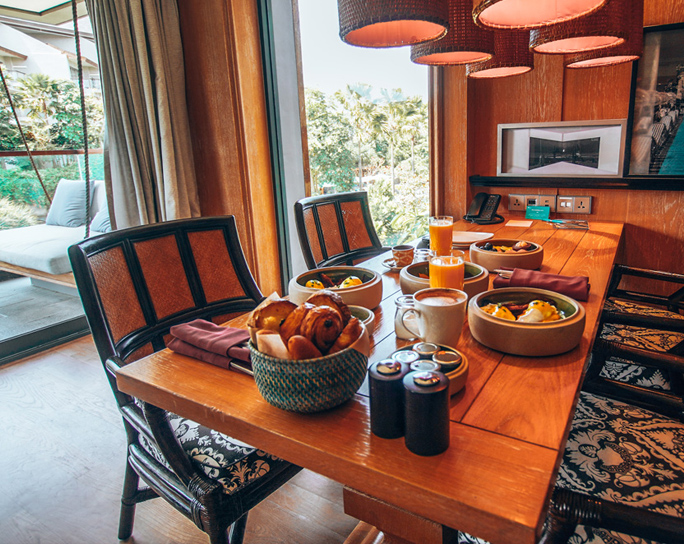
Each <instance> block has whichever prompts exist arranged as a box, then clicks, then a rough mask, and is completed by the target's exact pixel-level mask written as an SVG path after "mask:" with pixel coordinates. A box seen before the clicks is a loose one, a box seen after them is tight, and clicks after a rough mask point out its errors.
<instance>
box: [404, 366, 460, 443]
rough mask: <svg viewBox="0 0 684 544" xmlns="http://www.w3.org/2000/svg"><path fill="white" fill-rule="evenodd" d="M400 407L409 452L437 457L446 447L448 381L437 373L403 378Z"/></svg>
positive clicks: (416, 374)
mask: <svg viewBox="0 0 684 544" xmlns="http://www.w3.org/2000/svg"><path fill="white" fill-rule="evenodd" d="M404 406H405V409H406V434H405V435H404V440H405V441H406V447H407V448H408V449H409V451H411V452H413V453H415V454H416V455H426V456H427V455H437V454H439V453H442V452H443V451H445V450H446V449H447V448H448V447H449V378H447V377H446V376H445V375H444V374H442V373H441V372H433V371H429V372H422V371H414V372H409V373H408V374H407V375H406V376H404Z"/></svg>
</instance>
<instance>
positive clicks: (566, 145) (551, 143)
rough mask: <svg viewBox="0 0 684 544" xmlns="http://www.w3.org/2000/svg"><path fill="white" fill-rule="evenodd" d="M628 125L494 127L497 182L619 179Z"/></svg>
mask: <svg viewBox="0 0 684 544" xmlns="http://www.w3.org/2000/svg"><path fill="white" fill-rule="evenodd" d="M626 126H627V120H626V119H610V120H601V121H565V122H557V123H520V124H507V125H499V126H498V138H497V145H498V155H497V165H496V170H497V172H496V175H497V176H540V177H583V176H586V177H603V176H610V177H619V176H622V167H623V163H624V149H625V137H626V133H627V130H626Z"/></svg>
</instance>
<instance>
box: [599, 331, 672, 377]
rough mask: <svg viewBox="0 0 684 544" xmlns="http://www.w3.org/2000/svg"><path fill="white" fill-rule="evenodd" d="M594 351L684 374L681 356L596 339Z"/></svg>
mask: <svg viewBox="0 0 684 544" xmlns="http://www.w3.org/2000/svg"><path fill="white" fill-rule="evenodd" d="M594 350H595V351H596V350H599V351H601V352H602V353H603V354H605V355H606V356H609V357H619V358H622V359H628V360H629V361H633V362H635V363H638V364H641V365H645V366H652V367H656V368H660V369H663V370H669V371H671V372H676V373H679V374H682V373H684V357H682V356H681V355H676V354H673V353H668V352H657V351H651V350H647V349H643V348H637V347H634V346H628V345H625V344H619V343H617V342H612V341H610V340H604V339H602V338H597V339H596V342H595V343H594Z"/></svg>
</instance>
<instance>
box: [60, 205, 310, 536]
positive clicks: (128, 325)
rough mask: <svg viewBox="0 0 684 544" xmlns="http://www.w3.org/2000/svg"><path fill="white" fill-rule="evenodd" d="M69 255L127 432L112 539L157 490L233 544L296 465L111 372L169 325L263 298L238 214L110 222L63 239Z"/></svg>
mask: <svg viewBox="0 0 684 544" xmlns="http://www.w3.org/2000/svg"><path fill="white" fill-rule="evenodd" d="M69 258H70V260H71V265H72V268H73V271H74V277H75V279H76V285H77V287H78V291H79V294H80V296H81V300H82V302H83V307H84V309H85V314H86V317H87V319H88V323H89V325H90V329H91V331H92V334H93V338H94V340H95V345H96V347H97V350H98V353H99V355H100V358H101V360H102V363H103V365H104V368H105V371H106V374H107V378H108V379H109V383H110V385H111V388H112V390H113V391H114V396H115V397H116V400H117V403H118V405H119V410H120V412H121V415H122V417H123V423H124V427H125V430H126V434H127V437H128V454H127V464H126V471H125V477H124V484H123V494H122V499H121V513H120V520H119V535H118V536H119V538H120V539H122V540H125V539H127V538H129V537H130V536H131V534H132V532H133V520H134V514H135V506H136V504H137V503H139V502H142V501H145V500H147V499H151V498H155V497H157V496H160V497H163V498H165V499H166V500H167V501H168V502H169V503H170V504H171V505H173V506H174V507H175V508H176V509H177V510H179V511H180V512H182V513H183V514H185V515H186V516H187V517H188V518H190V519H191V520H192V521H193V522H194V523H195V524H196V525H197V527H199V528H200V529H201V530H203V531H205V532H206V533H207V534H208V535H209V537H210V541H211V542H212V543H213V544H219V543H220V544H224V543H228V542H230V544H236V543H237V544H239V543H240V542H242V538H243V534H244V530H245V525H246V521H247V513H248V512H249V510H250V509H251V508H252V507H254V506H255V505H256V504H258V503H259V502H260V501H261V500H262V499H264V498H265V497H267V496H268V495H269V494H270V493H271V492H273V491H275V490H276V489H277V488H278V487H279V486H281V485H282V484H283V483H285V482H286V481H287V480H288V479H290V478H291V477H292V476H293V475H295V474H296V473H297V472H298V471H299V470H300V468H299V467H297V466H294V465H292V464H290V463H288V462H285V461H283V460H281V459H278V458H276V457H273V456H271V455H269V454H268V453H266V452H263V451H260V450H257V449H255V448H252V447H250V446H248V445H246V444H243V443H240V442H238V441H236V440H233V439H231V438H230V437H228V436H226V435H223V434H221V433H218V432H216V431H213V430H211V429H209V428H206V427H204V426H202V425H199V424H198V423H196V422H193V421H191V420H189V419H185V418H182V417H180V416H178V415H175V414H173V413H171V412H167V411H165V410H162V409H161V408H159V407H156V406H153V405H151V404H149V403H146V402H143V401H142V400H140V399H136V398H133V397H131V396H129V395H127V394H125V393H122V392H121V391H119V389H118V388H117V385H116V376H115V372H116V369H117V368H119V367H121V366H123V365H125V364H128V363H130V362H132V361H135V360H137V359H139V358H141V357H143V356H145V355H148V354H151V353H153V352H155V351H158V350H160V349H162V348H164V346H165V340H166V338H167V336H168V333H169V329H170V327H171V326H172V325H175V324H178V323H183V322H187V321H190V320H193V319H196V318H203V319H207V320H212V321H214V322H216V323H219V322H222V321H225V320H226V319H228V318H230V317H232V316H235V315H239V314H242V313H244V312H246V311H249V310H251V309H252V308H254V307H255V306H256V305H257V303H258V302H259V301H260V300H261V299H262V298H263V297H262V294H261V292H260V291H259V288H258V287H257V285H256V283H255V282H254V279H253V278H252V275H251V273H250V271H249V268H248V267H247V263H246V261H245V258H244V254H243V252H242V248H241V246H240V241H239V239H238V234H237V230H236V227H235V220H234V218H233V217H232V216H226V217H215V218H198V219H187V220H179V221H170V222H166V223H159V224H155V225H148V226H143V227H135V228H131V229H126V230H121V231H115V232H111V233H107V234H104V235H102V236H98V237H95V238H91V239H88V240H85V241H83V242H80V243H79V244H76V245H73V246H71V247H70V248H69ZM140 480H142V482H141V481H140Z"/></svg>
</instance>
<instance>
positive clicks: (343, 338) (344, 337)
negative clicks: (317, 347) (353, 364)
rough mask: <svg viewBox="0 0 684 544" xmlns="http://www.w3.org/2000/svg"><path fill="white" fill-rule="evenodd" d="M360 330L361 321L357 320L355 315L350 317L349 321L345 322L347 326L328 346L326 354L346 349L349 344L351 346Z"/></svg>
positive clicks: (357, 337) (359, 334)
mask: <svg viewBox="0 0 684 544" xmlns="http://www.w3.org/2000/svg"><path fill="white" fill-rule="evenodd" d="M362 332H363V329H362V328H361V321H359V320H358V319H357V318H355V317H352V318H351V319H350V320H349V323H347V326H346V327H345V328H344V329H343V330H342V332H341V333H340V335H339V336H338V337H337V340H335V343H334V344H333V345H332V347H331V348H330V351H328V354H330V353H337V352H338V351H342V350H343V349H347V348H348V347H349V346H351V345H352V344H353V343H354V342H356V341H357V340H358V339H359V337H360V336H361V333H362Z"/></svg>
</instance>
